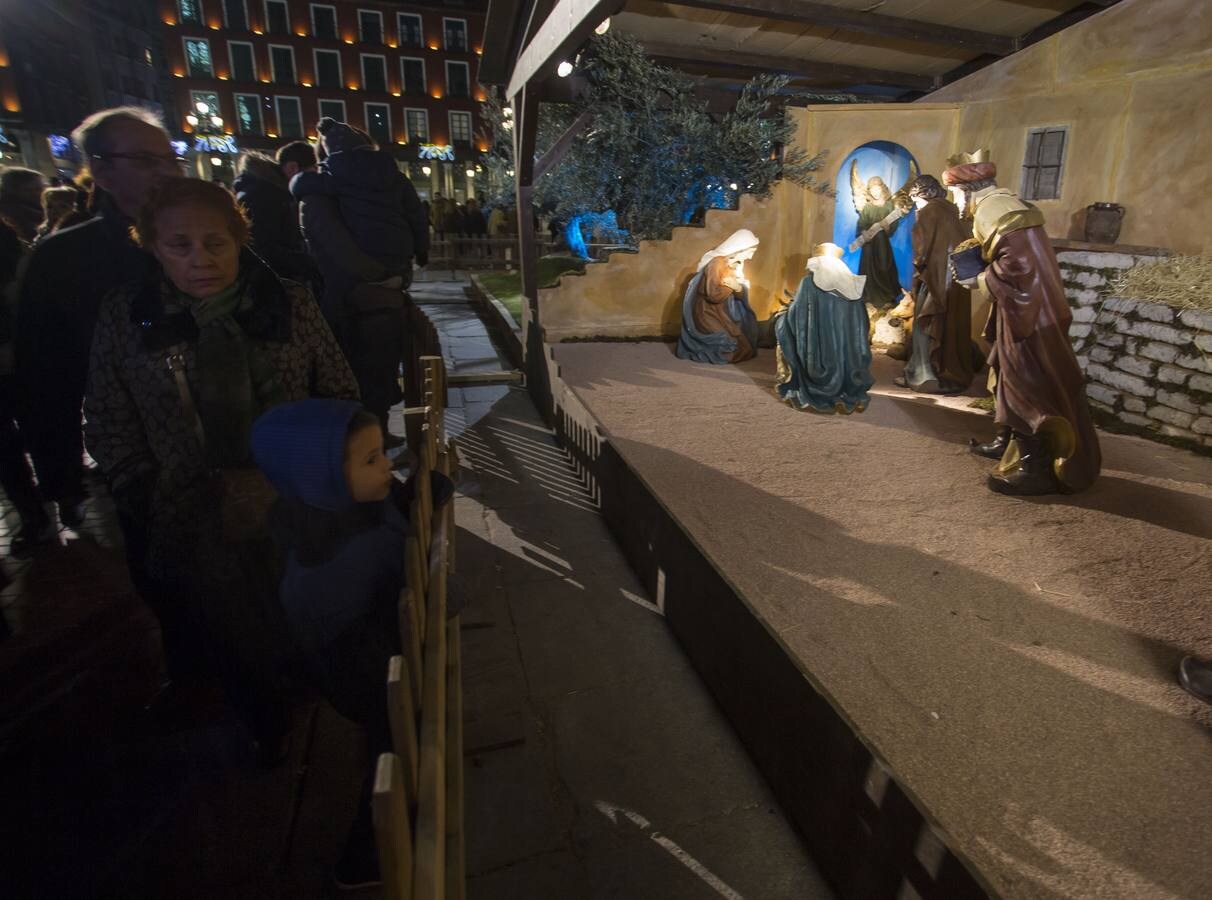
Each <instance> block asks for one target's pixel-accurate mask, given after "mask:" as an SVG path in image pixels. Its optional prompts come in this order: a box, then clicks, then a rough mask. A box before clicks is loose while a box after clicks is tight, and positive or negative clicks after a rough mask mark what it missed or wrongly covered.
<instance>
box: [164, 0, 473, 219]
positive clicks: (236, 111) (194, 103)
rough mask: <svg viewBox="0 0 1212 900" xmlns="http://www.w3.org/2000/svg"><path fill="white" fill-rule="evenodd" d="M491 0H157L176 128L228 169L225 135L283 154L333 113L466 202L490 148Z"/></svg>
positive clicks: (415, 176) (429, 184) (432, 187)
mask: <svg viewBox="0 0 1212 900" xmlns="http://www.w3.org/2000/svg"><path fill="white" fill-rule="evenodd" d="M486 5H487V4H486V3H485V2H484V0H465V2H456V0H448V2H445V3H442V2H439V0H433V2H429V3H390V2H362V0H328V2H322V3H315V2H309V0H159V12H160V21H161V22H162V33H163V36H164V40H163V46H164V53H165V57H166V59H167V61H168V69H169V71H170V73H171V75H172V78H171V81H172V87H173V94H174V100H175V103H176V107H177V109H178V110H179V111H180V116H179V120H178V121H177V122H175V123H173V125H174V126H175V128H174V130H180V131H181V132H182V133H183V134H184V135H185V137H186V142H187V144H189V145H190V146H191V148H192V147H194V146H197V147H198V153H199V154H200V155H201V158H202V159H203V160H204V164H203V168H205V163H209V162H210V161H211V159H218V160H220V161H221V162H220V169H221V170H222V171H220V172H219V174H220V175H226V174H230V166H231V164H232V163H233V162H234V160H233V159H232V158H231V156H230V154H227V153H225V152H223V151H221V150H214V149H213V148H214V147H215V146H216V145H217V143H218V141H217V139H218V138H221V137H223V136H227V137H231V138H233V139H234V145H235V146H236V147H237V148H241V149H244V148H247V149H261V150H265V151H268V152H272V151H274V150H276V149H277V148H278V147H280V146H282V145H283V144H284V143H287V142H288V141H291V140H299V139H304V140H314V139H315V138H316V123H317V122H318V121H319V120H320V118H322V117H324V116H331V117H332V118H334V119H339V120H341V121H345V122H348V123H349V124H350V125H353V126H355V127H357V128H361V129H363V130H364V131H366V132H368V133H369V134H370V135H371V137H373V138H374V140H375V142H376V143H377V144H378V145H379V146H380V147H381V148H383V149H387V150H390V151H391V152H392V154H393V155H394V156H395V157H396V159H397V160H398V162H399V165H400V167H401V169H403V170H404V171H405V172H406V173H407V174H408V175H409V177H410V178H411V179H412V180H413V183H414V185H416V187H417V190H418V191H419V192H420V193H421V195H422V196H423V197H428V196H431V195H432V194H433V193H434V192H436V191H441V192H442V193H444V194H445V195H447V196H454V197H457V198H460V199H463V198H466V197H467V196H468V195H469V194H471V193H473V192H474V191H475V179H476V177H477V174H478V173H476V170H475V165H476V159H477V158H478V157H479V154H480V152H481V147H480V146H479V145H480V139H479V138H478V137H477V132H478V131H479V130H480V117H479V101H480V100H481V99H482V98H483V91H482V89H481V88H480V87H479V86H478V85H477V84H476V82H475V76H476V72H477V69H478V65H479V54H480V52H481V49H482V45H481V40H482V37H483V27H484V14H485V7H486ZM199 104H201V106H199ZM203 108H205V112H202V109H203ZM192 120H197V122H196V123H195V122H194V121H192ZM219 121H221V123H222V124H221V125H220V124H218V122H219ZM198 138H203V140H202V141H200V142H199V140H198ZM468 172H471V173H472V174H470V175H469V174H467V173H468ZM203 174H209V173H207V172H203Z"/></svg>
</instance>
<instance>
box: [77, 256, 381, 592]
mask: <svg viewBox="0 0 1212 900" xmlns="http://www.w3.org/2000/svg"><path fill="white" fill-rule="evenodd" d="M241 277H242V278H243V279H244V285H245V287H244V290H245V291H246V292H247V294H248V295H250V296H251V297H252V301H253V302H252V304H251V306H249V307H248V308H247V309H246V311H242V312H238V313H236V314H235V315H234V316H233V319H234V320H235V321H236V323H237V324H238V325H239V327H240V329H241V331H242V332H243V334H244V336H245V337H246V338H248V339H251V340H252V341H253V342H255V343H256V344H257V345H259V347H260V348H261V351H262V352H263V353H264V355H265V357H266V359H267V360H268V361H269V362H270V363H271V364H272V366H273V369H274V371H275V372H276V378H277V380H278V383H279V386H280V388H281V390H282V393H283V394H284V395H285V397H286V398H287V399H288V400H299V399H303V398H304V397H339V398H346V399H355V398H356V397H357V395H358V389H357V385H356V383H355V382H354V379H353V375H352V374H351V373H350V370H349V364H348V363H347V362H346V361H345V357H344V356H343V355H342V354H341V350H340V349H339V348H338V346H337V342H336V339H335V338H334V337H333V335H332V332H331V331H330V330H329V328H328V325H327V324H326V323H325V322H324V319H323V318H322V317H321V315H320V312H319V309H318V308H317V307H316V304H315V302H314V301H313V300H312V298H311V294H310V293H309V292H308V290H307V288H305V287H304V286H302V285H300V284H297V283H295V282H283V281H281V280H280V279H278V278H277V277H276V276H275V275H274V274H273V273H272V272H271V271H269V270H268V269H267V268H266V267H265V266H264V264H262V263H261V262H260V261H259V260H258V259H257V258H256V257H255V256H253V255H252V254H246V255H245V257H244V259H242V260H241ZM168 290H169V289H168V287H167V285H166V282H165V281H164V279H163V276H162V275H160V273H159V272H158V270H157V271H154V272H151V273H149V274H148V275H147V276H146V277H144V278H143V279H141V280H139V281H136V282H133V283H129V284H127V285H125V286H123V287H122V288H121V289H120V290H118V291H115V292H114V293H113V294H112V295H111V296H110V297H108V298H107V299H106V301H105V303H104V305H103V306H102V309H101V314H100V317H99V319H98V321H97V329H96V335H95V340H94V341H93V349H92V363H91V366H90V369H89V376H88V397H87V399H86V401H85V413H86V417H87V420H88V424H87V428H86V432H85V433H86V437H87V442H88V450H89V453H90V454H91V455H92V457H93V458H94V459H95V460H96V461H97V464H98V465H99V466H100V467H101V469H102V471H104V473H105V475H106V477H107V478H108V479H109V482H110V484H111V486H112V489H113V492H114V498H115V501H116V502H117V503H118V504H119V505H120V507H121V508H122V509H123V510H125V511H126V513H127V514H128V515H130V516H132V517H134V518H135V519H137V520H138V521H140V523H141V524H142V525H143V526H144V528H145V530H146V531H147V532H148V533H149V534H150V535H151V541H150V546H149V549H148V558H147V567H148V570H149V571H150V572H151V573H152V574H153V576H155V577H162V578H173V577H176V578H180V577H182V574H183V573H186V574H187V573H188V570H189V566H191V565H193V564H195V563H196V561H197V559H198V558H199V553H200V552H201V550H199V548H202V549H205V548H207V547H209V548H211V549H213V547H214V545H215V544H216V543H217V541H218V532H219V527H220V526H219V522H218V505H217V501H216V499H215V496H214V493H213V490H214V485H213V481H212V478H211V473H210V471H209V469H208V467H207V461H206V458H205V453H204V451H203V448H202V447H201V446H200V444H199V442H198V438H197V436H196V432H195V430H194V428H193V423H192V422H191V421H190V420H189V419H187V417H186V415H185V412H184V410H183V409H182V405H181V398H180V395H179V393H178V390H177V387H176V383H175V381H174V379H173V374H172V372H171V371H170V370H169V368H168V365H167V363H166V358H167V356H168V354H169V351H170V348H182V349H181V351H180V352H181V355H182V357H183V359H184V363H185V370H186V372H187V373H190V372H193V371H195V367H196V362H197V360H196V356H195V351H194V344H195V342H196V339H197V327H196V326H195V325H194V323H193V318H192V316H191V315H190V314H189V313H188V312H184V313H170V312H168V311H167V310H166V308H165V296H166V293H167V291H168ZM217 564H219V565H222V564H223V562H222V561H220V562H219V563H217Z"/></svg>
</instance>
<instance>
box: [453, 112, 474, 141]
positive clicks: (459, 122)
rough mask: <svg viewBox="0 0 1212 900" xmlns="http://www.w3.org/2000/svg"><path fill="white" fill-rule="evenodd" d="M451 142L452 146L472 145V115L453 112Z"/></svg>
mask: <svg viewBox="0 0 1212 900" xmlns="http://www.w3.org/2000/svg"><path fill="white" fill-rule="evenodd" d="M450 142H451V143H452V144H470V143H471V113H469V112H455V111H453V110H452V111H451V113H450Z"/></svg>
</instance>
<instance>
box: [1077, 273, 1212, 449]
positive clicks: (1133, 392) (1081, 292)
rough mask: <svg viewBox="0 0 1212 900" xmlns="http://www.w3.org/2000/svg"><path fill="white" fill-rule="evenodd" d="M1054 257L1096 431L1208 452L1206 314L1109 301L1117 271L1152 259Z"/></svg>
mask: <svg viewBox="0 0 1212 900" xmlns="http://www.w3.org/2000/svg"><path fill="white" fill-rule="evenodd" d="M1056 258H1057V262H1059V263H1060V268H1061V274H1062V276H1063V277H1064V279H1065V294H1066V296H1067V297H1068V299H1069V305H1070V306H1071V307H1072V309H1073V324H1072V326H1070V329H1069V336H1070V338H1071V339H1072V341H1073V348H1074V350H1075V351H1076V352H1077V358H1078V362H1079V363H1081V366H1082V368H1083V369H1084V370H1085V372H1086V377H1087V386H1086V394H1087V396H1088V397H1089V399H1090V405H1091V408H1092V409H1093V410H1094V411H1095V416H1096V418H1097V419H1098V421H1099V424H1100V425H1103V426H1104V427H1111V428H1114V429H1115V430H1120V431H1128V432H1132V433H1135V434H1140V435H1143V436H1145V437H1151V438H1162V439H1165V440H1167V441H1169V442H1171V443H1178V444H1181V445H1183V446H1186V447H1189V448H1192V449H1201V450H1204V451H1208V450H1212V312H1210V311H1206V310H1196V309H1186V310H1178V309H1175V308H1174V307H1172V306H1167V305H1165V304H1161V303H1148V302H1145V301H1143V300H1134V299H1131V298H1125V297H1117V296H1114V289H1113V283H1114V281H1115V279H1116V278H1118V277H1119V276H1120V275H1121V274H1122V273H1123V272H1124V270H1125V269H1129V268H1131V267H1132V266H1135V265H1139V264H1140V263H1142V262H1150V261H1152V260H1154V259H1157V257H1155V256H1144V255H1136V254H1129V253H1099V252H1089V251H1063V250H1062V251H1060V252H1058V253H1057V255H1056Z"/></svg>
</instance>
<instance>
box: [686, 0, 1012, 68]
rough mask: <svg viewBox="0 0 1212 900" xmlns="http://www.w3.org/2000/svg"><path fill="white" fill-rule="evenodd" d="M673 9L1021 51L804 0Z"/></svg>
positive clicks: (1004, 40)
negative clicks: (695, 9)
mask: <svg viewBox="0 0 1212 900" xmlns="http://www.w3.org/2000/svg"><path fill="white" fill-rule="evenodd" d="M666 2H667V3H669V5H671V6H691V7H695V8H697V9H711V10H716V11H718V12H727V13H737V14H739V15H745V16H754V17H756V18H760V19H780V20H782V21H785V22H798V23H800V24H802V25H823V26H826V27H829V28H839V29H841V30H843V31H849V32H855V33H858V34H873V35H876V36H878V37H888V38H899V39H901V40H908V41H916V42H919V43H927V44H937V45H940V46H951V47H960V48H962V49H964V50H970V51H971V52H973V53H991V54H993V55H995V56H1009V55H1010V54H1011V53H1013V52H1014V51H1015V50H1017V49H1018V47H1017V46H1016V41H1015V39H1014V38H1012V37H1006V36H1004V35H1000V34H989V33H988V32H984V31H972V30H970V29H967V28H955V27H952V26H950V25H934V24H931V23H930V22H922V21H920V20H918V19H902V18H900V17H898V16H884V15H880V14H879V13H868V12H862V11H861V10H857V9H845V8H843V7H840V6H830V5H828V4H826V3H809V2H804V0H666Z"/></svg>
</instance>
